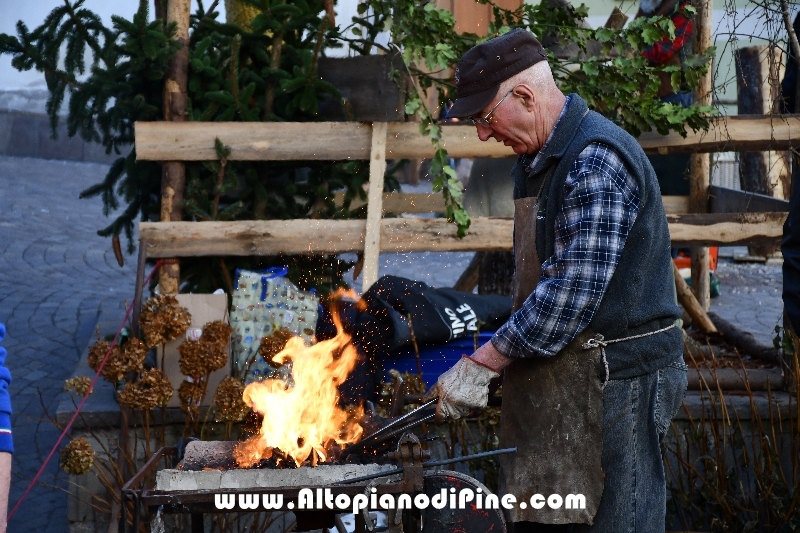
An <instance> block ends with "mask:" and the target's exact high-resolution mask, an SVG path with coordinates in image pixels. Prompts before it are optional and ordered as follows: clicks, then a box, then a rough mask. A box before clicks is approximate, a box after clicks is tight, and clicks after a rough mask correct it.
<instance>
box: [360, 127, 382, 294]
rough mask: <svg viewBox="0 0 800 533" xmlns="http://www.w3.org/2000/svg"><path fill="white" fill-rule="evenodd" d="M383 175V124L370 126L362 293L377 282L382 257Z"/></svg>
mask: <svg viewBox="0 0 800 533" xmlns="http://www.w3.org/2000/svg"><path fill="white" fill-rule="evenodd" d="M385 173H386V122H375V123H373V124H372V150H371V154H370V159H369V192H368V193H367V229H366V235H365V238H364V277H363V278H362V282H361V292H366V291H367V290H368V289H369V288H370V287H371V286H372V284H373V283H375V282H376V281H378V259H379V256H380V255H381V217H383V175H384V174H385Z"/></svg>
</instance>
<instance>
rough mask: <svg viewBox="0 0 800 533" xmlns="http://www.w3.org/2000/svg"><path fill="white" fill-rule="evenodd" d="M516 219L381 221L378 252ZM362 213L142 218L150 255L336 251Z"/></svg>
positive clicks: (361, 226) (702, 237) (713, 218)
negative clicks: (461, 224)
mask: <svg viewBox="0 0 800 533" xmlns="http://www.w3.org/2000/svg"><path fill="white" fill-rule="evenodd" d="M667 219H668V221H669V230H670V234H671V236H672V240H673V242H676V243H680V244H686V243H688V244H698V245H704V246H716V245H730V244H745V243H748V242H764V241H769V242H772V241H774V240H776V239H780V237H781V235H782V233H783V222H784V220H785V219H786V213H750V214H745V215H741V214H739V215H737V214H690V215H668V216H667ZM513 225H514V223H513V221H512V220H511V219H505V218H484V217H476V218H474V219H473V220H472V225H471V226H470V229H469V233H468V234H467V236H466V237H464V238H463V239H458V238H457V237H456V227H455V225H453V224H451V223H449V222H447V221H446V220H444V219H442V218H425V219H422V218H389V219H383V220H381V240H380V243H381V245H380V247H381V252H430V251H437V252H503V251H510V250H511V247H512V232H513ZM365 233H366V220H308V219H302V220H240V221H233V222H142V223H140V224H139V238H140V239H141V240H142V242H144V243H145V248H146V252H147V257H149V258H159V257H172V256H178V257H192V256H207V255H220V256H225V255H231V256H249V255H253V256H257V255H274V254H277V253H285V254H304V253H315V254H338V253H345V252H358V251H361V250H363V249H364V236H365Z"/></svg>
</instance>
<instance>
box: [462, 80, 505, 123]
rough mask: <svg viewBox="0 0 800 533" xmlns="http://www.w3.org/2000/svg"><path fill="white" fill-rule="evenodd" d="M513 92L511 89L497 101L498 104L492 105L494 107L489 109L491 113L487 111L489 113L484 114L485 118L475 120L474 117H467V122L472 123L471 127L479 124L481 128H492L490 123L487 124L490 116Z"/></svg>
mask: <svg viewBox="0 0 800 533" xmlns="http://www.w3.org/2000/svg"><path fill="white" fill-rule="evenodd" d="M513 92H514V89H511V90H510V91H508V92H507V93H506V95H505V96H503V97H502V98H501V99H500V101H499V102H497V103H496V104H495V105H494V107H493V108H492V109H491V111H489V112H488V113H487V114H486V116H485V117H478V118H475V117H469V121H470V122H472V125H473V126H477V125H478V124H480V125H481V126H483V127H486V128H491V127H492V124H491V122H489V119H491V118H492V114H493V113H494V112H495V110H496V109H497V108H498V107H499V106H500V104H502V103H503V100H505V99H506V98H508V95H509V94H511V93H513Z"/></svg>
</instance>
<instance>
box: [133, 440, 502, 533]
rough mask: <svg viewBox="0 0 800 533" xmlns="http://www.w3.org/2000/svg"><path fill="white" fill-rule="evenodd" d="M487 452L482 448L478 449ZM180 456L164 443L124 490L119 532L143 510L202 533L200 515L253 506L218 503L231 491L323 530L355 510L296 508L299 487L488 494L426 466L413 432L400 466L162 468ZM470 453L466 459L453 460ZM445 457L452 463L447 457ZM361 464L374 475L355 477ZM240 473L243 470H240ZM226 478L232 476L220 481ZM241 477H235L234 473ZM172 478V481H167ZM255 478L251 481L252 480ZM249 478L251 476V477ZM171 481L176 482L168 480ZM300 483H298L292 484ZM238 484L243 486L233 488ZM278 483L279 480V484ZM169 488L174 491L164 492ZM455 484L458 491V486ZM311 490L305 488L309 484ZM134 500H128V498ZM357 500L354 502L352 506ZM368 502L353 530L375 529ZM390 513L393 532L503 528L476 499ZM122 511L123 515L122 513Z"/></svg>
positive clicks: (334, 491) (396, 456)
mask: <svg viewBox="0 0 800 533" xmlns="http://www.w3.org/2000/svg"><path fill="white" fill-rule="evenodd" d="M481 455H484V454H481ZM177 456H178V449H177V448H175V447H165V448H161V449H160V450H158V452H156V454H155V455H154V456H153V457H152V458H151V459H150V460H149V461H148V462H147V463H146V464H145V465H144V466H143V467H142V469H141V470H140V471H139V472H137V473H136V475H135V476H134V477H133V478H131V479H130V481H128V483H126V484H125V486H124V487H123V488H122V500H123V508H128V507H129V506H130V505H131V504H132V509H133V516H132V520H131V523H129V522H128V520H127V516H123V517H122V518H121V519H120V527H119V531H121V532H124V533H128V532H138V531H140V520H141V517H142V513H143V511H146V512H147V513H148V514H149V515H150V516H154V515H156V514H157V513H159V511H160V513H162V514H189V515H191V531H192V533H202V532H203V530H204V526H203V515H204V514H206V513H226V512H248V510H247V509H242V508H241V507H240V506H237V505H233V506H232V507H233V508H232V509H219V508H218V505H217V498H221V497H223V496H220V495H224V497H230V496H229V495H233V498H235V499H237V501H238V498H239V496H240V495H242V494H248V495H257V498H258V502H263V501H265V498H268V499H269V501H271V502H277V501H279V500H278V498H280V501H281V502H282V507H281V508H280V510H282V511H286V510H290V511H292V512H293V513H294V514H295V517H296V520H297V525H296V527H295V531H310V530H315V529H324V530H328V531H337V530H338V531H339V533H345V532H346V530H345V529H344V526H343V524H342V522H341V520H339V519H338V517H337V514H336V513H343V512H350V511H347V510H345V509H341V508H333V509H329V508H323V509H319V508H318V507H320V506H318V505H316V501H317V500H316V499H315V508H314V509H313V510H308V509H302V510H301V509H298V507H299V501H300V498H301V491H304V490H306V489H310V490H311V493H312V494H313V495H314V497H315V498H318V497H319V496H318V495H319V494H321V493H322V491H328V494H330V496H329V498H330V501H333V500H335V499H336V498H337V496H340V495H346V496H347V497H348V500H349V501H350V502H352V501H353V499H354V498H355V497H357V496H364V497H366V499H367V501H368V502H371V501H372V500H373V497H374V498H375V500H376V501H377V500H379V499H380V497H381V496H382V495H386V494H388V495H392V496H394V501H395V502H397V501H398V499H397V498H398V497H399V496H400V495H402V494H407V495H409V496H410V499H411V500H412V501H413V500H414V498H415V496H417V495H420V494H426V495H427V496H428V497H429V498H432V497H433V496H435V495H441V493H442V491H444V492H445V493H446V494H447V495H448V498H447V499H448V500H449V499H450V496H451V495H452V494H456V495H457V494H459V493H460V491H461V490H463V489H470V490H472V491H473V492H481V493H482V494H484V495H488V494H491V493H490V492H489V490H488V489H487V488H486V487H485V486H483V484H482V483H480V482H479V481H478V480H476V479H474V478H472V477H470V476H467V475H464V474H461V473H459V472H453V471H447V470H438V471H437V470H429V469H427V468H429V467H431V466H438V465H440V464H441V462H436V463H431V462H428V463H425V460H426V459H427V455H426V452H425V451H423V450H422V448H421V446H420V442H419V439H417V437H416V436H415V435H413V434H412V433H406V434H405V435H403V437H402V438H401V439H400V441H399V442H398V446H397V450H396V451H393V452H390V453H389V454H388V458H389V459H392V460H395V461H397V463H398V467H397V468H392V467H391V465H389V466H386V465H348V464H344V465H326V466H321V467H316V468H310V467H308V468H305V470H303V469H297V470H292V469H275V470H271V469H261V470H229V471H227V472H223V473H220V472H219V471H218V470H207V471H202V470H201V471H183V470H160V471H159V470H158V465H159V463H160V462H161V460H162V459H165V458H170V457H171V458H173V462H174V459H176V458H177ZM464 459H467V458H465V457H462V458H459V459H457V460H454V461H450V462H456V461H458V460H464ZM445 462H447V461H445ZM358 467H360V468H361V469H362V470H365V471H371V472H370V473H369V474H366V475H361V476H354V475H353V474H354V473H358V472H357V470H358ZM324 468H327V469H328V470H326V471H325V474H323V476H327V477H329V478H330V479H331V481H330V482H328V483H315V484H313V485H312V484H308V481H309V476H313V475H315V474H317V472H316V471H317V470H318V469H324ZM228 474H230V475H228ZM237 474H238V476H237ZM154 476H155V477H157V478H158V480H159V481H158V483H157V484H156V486H155V488H152V489H150V488H137V487H141V486H142V485H145V484H146V482H147V481H148V480H150V479H152V478H153V477H154ZM223 476H227V479H228V481H225V480H224V479H223ZM234 477H238V479H239V480H238V481H236V482H233V481H232V479H233V478H234ZM167 478H169V481H168V480H167ZM256 479H257V480H258V481H255V482H254V481H253V480H256ZM248 480H249V481H248ZM171 481H174V483H171ZM295 482H296V483H295ZM233 485H238V486H236V487H234V486H233ZM275 485H280V486H275ZM164 487H166V488H167V489H172V490H163V489H164ZM453 489H454V490H455V491H454V492H453ZM306 494H308V491H307V490H306ZM129 502H130V503H129ZM350 505H351V506H352V503H351V504H350ZM371 507H372V510H376V508H374V507H373V506H371V505H369V504H368V505H367V507H365V508H363V509H361V510H360V511H359V512H358V513H355V518H356V524H355V533H367V532H371V531H374V524H373V523H372V520H371V518H370V516H369V511H370V508H371ZM378 509H380V510H385V511H387V513H388V529H387V530H386V531H389V532H391V533H450V532H453V533H455V532H457V531H493V532H498V533H505V531H506V528H505V520H504V518H503V514H502V512H501V511H500V510H499V509H477V508H476V507H475V506H474V505H469V504H467V505H466V506H465V508H464V509H459V508H458V506H452V507H451V506H450V505H445V506H444V507H443V508H441V509H436V508H434V507H432V506H430V505H429V506H428V507H427V508H426V509H424V510H419V509H416V508H415V507H414V506H413V505H412V506H411V507H410V508H407V509H383V508H382V507H379V508H378ZM265 510H266V509H265V508H264V506H263V505H258V508H256V509H252V511H250V512H264V511H265ZM123 514H124V515H125V514H126V513H123Z"/></svg>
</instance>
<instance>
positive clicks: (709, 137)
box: [638, 115, 800, 154]
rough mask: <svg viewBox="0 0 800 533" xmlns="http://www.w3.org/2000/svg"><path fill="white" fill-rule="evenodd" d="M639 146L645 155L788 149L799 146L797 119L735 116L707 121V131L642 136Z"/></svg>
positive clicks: (798, 119)
mask: <svg viewBox="0 0 800 533" xmlns="http://www.w3.org/2000/svg"><path fill="white" fill-rule="evenodd" d="M638 141H639V144H640V145H641V147H642V148H643V149H644V151H645V152H646V153H648V154H689V153H708V152H736V151H746V150H789V149H790V148H793V147H797V146H800V116H798V115H770V116H761V115H739V116H735V117H719V118H715V119H712V120H711V128H710V129H709V131H708V132H704V131H698V132H692V131H691V130H690V131H689V132H688V134H687V135H686V137H685V138H684V137H681V136H680V135H679V134H677V133H670V134H669V135H660V134H658V133H654V132H648V133H643V134H641V135H640V136H639V138H638Z"/></svg>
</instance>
